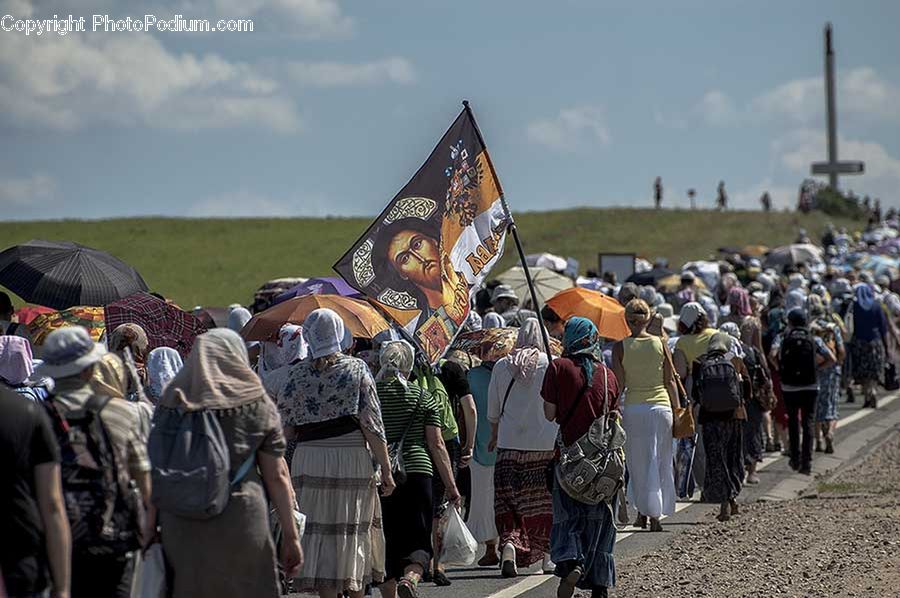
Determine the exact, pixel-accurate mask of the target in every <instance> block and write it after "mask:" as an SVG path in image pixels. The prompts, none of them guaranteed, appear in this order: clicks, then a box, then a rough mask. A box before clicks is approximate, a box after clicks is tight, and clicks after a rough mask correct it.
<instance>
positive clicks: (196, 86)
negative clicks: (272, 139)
mask: <svg viewBox="0 0 900 598" xmlns="http://www.w3.org/2000/svg"><path fill="white" fill-rule="evenodd" d="M280 90H281V86H280V84H279V83H278V82H277V81H275V80H273V79H271V78H269V77H266V76H264V75H262V74H261V73H260V72H258V71H257V70H256V69H255V68H254V67H252V66H251V65H248V64H245V63H241V62H229V61H227V60H225V59H224V58H222V57H220V56H218V55H216V54H204V55H195V54H192V53H182V54H174V53H171V52H169V51H167V50H166V49H165V48H164V47H163V45H162V44H161V43H160V41H159V40H158V39H157V38H155V37H153V36H151V35H142V34H133V35H124V34H111V35H100V34H98V35H81V36H78V35H67V36H64V37H60V36H50V37H48V36H42V37H40V38H36V37H33V36H32V37H25V36H23V35H13V34H5V35H2V36H0V113H3V114H4V115H5V116H4V118H5V120H7V122H9V124H13V125H19V126H23V125H24V126H29V125H37V126H38V127H46V128H50V129H67V130H72V129H78V128H82V127H86V126H90V125H93V124H97V123H114V124H120V125H147V126H156V127H163V128H170V127H171V128H179V129H183V128H190V129H202V128H227V127H235V126H263V127H266V128H269V129H271V130H273V131H276V132H279V133H293V132H296V131H298V130H299V129H300V117H299V114H298V112H297V109H296V107H295V106H294V104H293V102H292V101H291V100H290V98H289V97H288V96H287V95H286V94H284V93H283V92H281V91H280Z"/></svg>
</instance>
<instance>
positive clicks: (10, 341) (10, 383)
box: [0, 334, 50, 402]
mask: <svg viewBox="0 0 900 598" xmlns="http://www.w3.org/2000/svg"><path fill="white" fill-rule="evenodd" d="M33 373H34V359H33V358H32V355H31V343H29V342H28V340H27V339H24V338H22V337H21V336H12V335H8V334H3V335H0V387H6V388H8V389H9V390H11V391H13V392H14V393H16V394H18V395H20V396H22V397H25V398H26V399H31V400H32V401H38V402H40V401H43V400H45V399H46V398H47V397H48V396H49V394H50V393H49V391H48V390H47V388H46V387H45V386H42V385H40V384H33V383H31V382H29V381H28V379H29V378H30V377H31V374H33Z"/></svg>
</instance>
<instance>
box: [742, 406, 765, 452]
mask: <svg viewBox="0 0 900 598" xmlns="http://www.w3.org/2000/svg"><path fill="white" fill-rule="evenodd" d="M743 427H744V464H745V465H750V464H751V463H760V462H762V460H763V453H764V451H765V446H764V444H763V410H762V407H761V406H760V404H759V402H757V401H756V400H750V401H747V419H745V420H744V422H743Z"/></svg>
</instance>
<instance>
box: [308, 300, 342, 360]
mask: <svg viewBox="0 0 900 598" xmlns="http://www.w3.org/2000/svg"><path fill="white" fill-rule="evenodd" d="M303 336H304V337H305V338H306V342H307V343H308V344H309V354H310V356H311V357H312V358H313V359H319V358H320V357H327V356H328V355H334V354H335V353H340V352H341V347H342V345H343V342H342V341H344V339H345V332H344V321H343V320H342V319H341V317H340V316H339V315H337V314H336V313H335V312H334V311H332V310H330V309H328V308H326V307H323V308H321V309H317V310H315V311H314V312H312V313H311V314H309V315H308V316H306V321H305V322H304V323H303Z"/></svg>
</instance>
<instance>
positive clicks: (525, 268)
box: [463, 100, 553, 361]
mask: <svg viewBox="0 0 900 598" xmlns="http://www.w3.org/2000/svg"><path fill="white" fill-rule="evenodd" d="M463 106H464V107H465V110H466V114H468V115H469V119H470V120H471V121H472V127H473V128H474V129H475V134H476V135H477V136H478V141H479V143H481V147H483V148H485V152H484V156H485V158H486V159H487V163H488V168H489V169H490V171H491V176H492V177H494V183H495V184H496V185H497V191H499V192H500V205H502V206H503V214H504V215H505V216H506V219H507V221H508V222H509V224H508V225H507V228H506V230H507V232H509V233H510V234H511V235H512V237H513V240H514V241H515V243H516V251H518V252H519V262H520V263H521V264H522V271H524V272H525V281H526V282H527V283H528V290H529V291H530V293H531V303H532V305H534V310H535V311H536V312H537V320H538V324H539V325H540V327H541V338H542V339H543V340H544V350H545V351H546V352H547V359H548V360H550V361H552V360H553V354H552V352H551V351H550V335H549V334H547V327H546V326H544V318H543V316H541V308H540V304H538V298H537V291H535V289H534V280H532V278H531V270H529V269H528V264H527V263H526V262H525V250H524V249H523V248H522V240H521V239H520V238H519V229H518V228H517V227H516V221H515V220H514V219H513V216H512V212H511V211H510V209H509V204H508V203H506V196H505V195H504V194H503V188H502V187H501V186H500V179H499V178H497V172H496V171H495V170H494V163H493V162H491V155H490V154H489V153H488V152H487V145H486V144H485V143H484V138H483V137H482V136H481V131H480V130H479V129H478V124H476V122H475V116H474V115H473V114H472V109H471V108H469V101H468V100H463Z"/></svg>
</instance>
